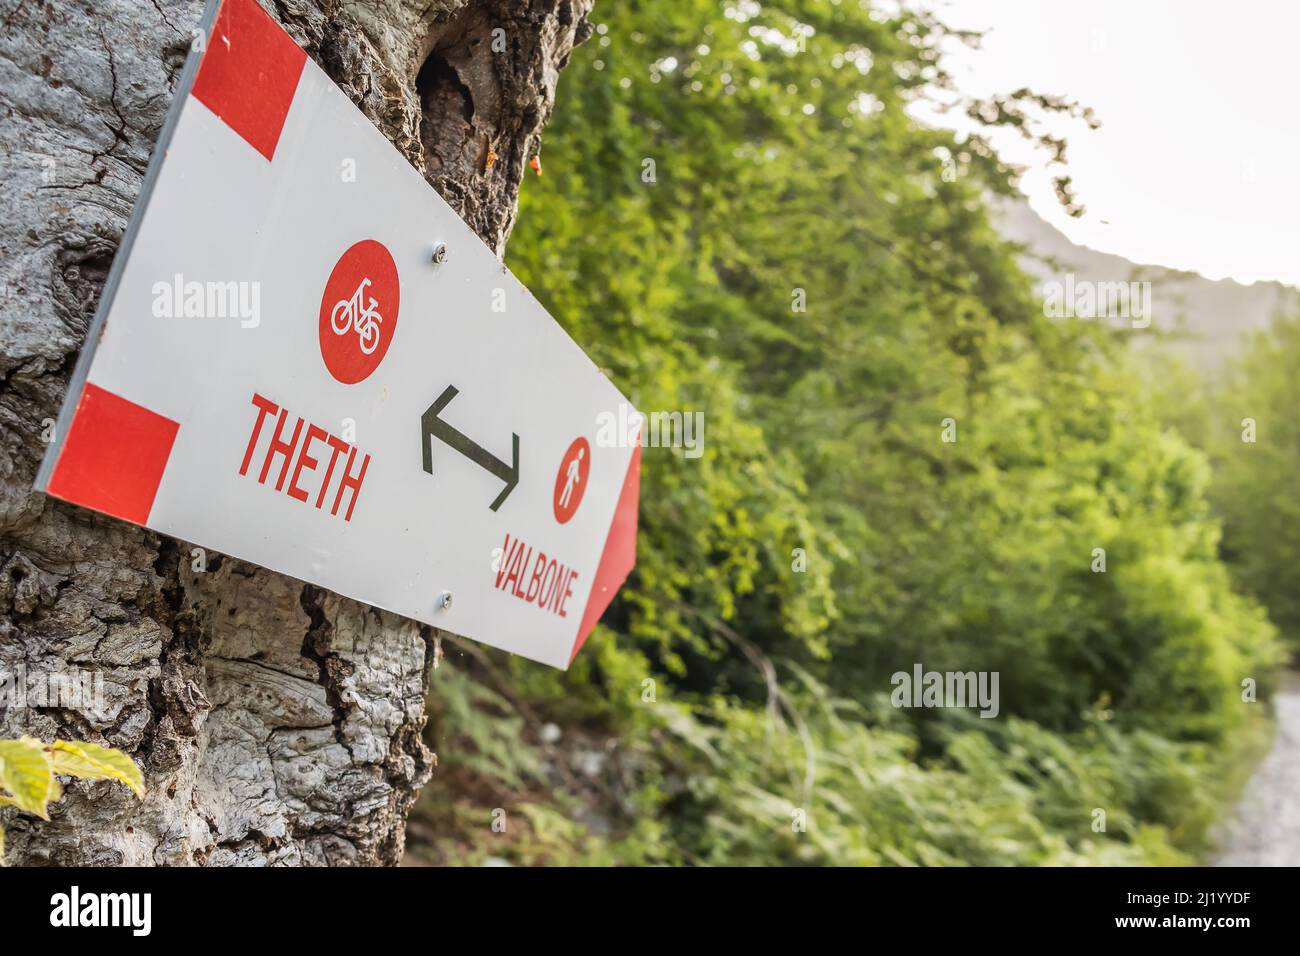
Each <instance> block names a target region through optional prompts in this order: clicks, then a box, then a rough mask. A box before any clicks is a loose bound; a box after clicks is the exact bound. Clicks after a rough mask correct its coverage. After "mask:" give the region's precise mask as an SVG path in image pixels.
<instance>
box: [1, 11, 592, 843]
mask: <svg viewBox="0 0 1300 956" xmlns="http://www.w3.org/2000/svg"><path fill="white" fill-rule="evenodd" d="M262 2H263V5H264V6H265V7H266V8H267V9H268V11H269V12H270V13H271V14H272V15H273V16H274V17H276V19H278V20H279V21H280V22H281V23H282V24H284V26H285V27H286V29H287V30H288V31H289V33H290V34H292V35H293V37H294V39H296V40H297V41H298V42H299V43H300V44H301V45H302V46H303V47H304V48H305V49H306V50H307V52H308V53H309V54H310V55H311V56H312V58H313V59H315V61H316V62H317V63H318V64H320V66H321V67H322V68H323V69H324V70H325V71H326V72H327V73H328V74H329V75H330V77H331V78H332V79H333V80H334V81H335V82H336V83H338V84H339V86H341V87H342V89H343V90H344V91H345V92H346V93H347V95H348V96H349V97H350V98H351V99H352V101H353V102H354V103H355V104H356V105H357V106H358V107H359V108H360V109H361V110H362V111H363V112H364V113H365V114H366V116H368V117H369V118H370V119H371V120H372V121H373V122H374V123H375V125H376V126H377V127H378V128H379V129H380V130H381V131H382V132H383V133H384V134H385V135H387V136H388V137H389V139H390V140H391V141H392V143H393V144H394V145H395V146H396V147H397V148H398V149H399V150H400V151H401V152H402V153H403V154H404V155H405V156H406V157H407V158H408V159H409V160H410V161H411V163H412V164H413V165H414V166H416V167H417V168H418V169H420V170H421V171H422V172H423V173H424V175H425V176H426V178H427V179H428V181H429V182H430V183H431V184H432V185H433V186H434V187H435V188H437V189H438V191H439V192H440V193H441V194H442V195H443V197H444V198H446V199H447V201H448V202H450V203H451V205H452V206H453V208H455V209H456V210H457V211H458V212H459V213H460V214H461V215H462V216H463V217H464V218H465V220H466V221H467V222H468V223H469V224H470V226H471V227H472V228H473V229H474V230H475V231H476V232H477V233H478V234H479V235H480V236H481V237H482V238H483V240H484V241H485V242H486V243H487V244H488V245H489V246H490V247H491V248H492V249H494V250H495V251H496V252H497V254H498V255H500V254H502V253H503V251H504V248H505V243H506V240H507V238H508V236H509V234H510V230H511V227H512V225H513V222H514V216H515V209H516V198H517V192H518V189H519V185H520V182H521V180H522V178H523V176H524V175H525V172H526V171H527V165H528V161H529V160H530V158H531V157H532V156H533V155H535V154H536V152H537V151H538V148H539V145H540V134H541V129H542V126H543V124H544V123H545V121H546V120H547V118H548V116H549V115H550V111H551V105H552V103H553V102H554V94H555V87H556V80H557V76H558V72H559V70H560V68H561V67H562V66H563V65H564V64H565V62H566V61H567V59H568V56H569V53H570V51H571V50H572V48H573V46H574V45H575V43H578V42H581V41H582V40H584V39H586V37H587V35H588V34H589V33H590V26H589V25H588V22H587V14H588V13H589V11H590V8H591V3H592V0H262ZM201 14H202V3H201V2H200V0H95V2H94V3H91V2H88V0H87V2H76V0H0V164H3V166H2V168H3V180H0V181H2V182H3V184H4V189H3V192H2V193H0V315H2V316H3V321H0V668H7V669H8V670H9V671H10V672H11V674H12V673H14V672H16V671H17V670H18V669H19V668H20V667H21V669H22V671H23V672H24V673H25V676H26V678H27V685H28V686H29V687H30V686H32V685H34V684H35V685H39V684H40V682H41V679H42V677H43V676H49V675H63V676H65V677H66V676H68V675H73V676H74V677H76V676H77V675H80V676H81V677H83V678H84V677H85V676H86V675H90V680H91V682H92V683H91V686H92V687H94V686H95V684H94V682H100V686H102V690H103V693H102V698H103V700H102V703H103V704H104V706H103V707H102V708H100V707H97V706H94V705H95V704H97V703H99V702H98V701H95V699H94V695H93V694H92V695H90V696H89V697H88V698H83V700H82V704H83V706H77V705H76V703H74V704H72V705H69V704H68V701H67V699H66V696H65V697H64V698H60V699H57V700H53V701H50V700H45V701H41V700H40V699H37V700H36V702H35V703H33V702H32V700H31V698H29V699H28V700H27V701H25V702H22V703H20V704H18V705H14V704H13V702H12V701H11V702H10V705H9V706H4V705H3V703H0V737H15V736H19V735H22V734H30V735H32V736H36V737H39V738H41V739H43V740H47V741H48V740H51V739H53V738H55V737H62V738H65V739H82V740H90V741H94V742H97V743H101V744H105V745H108V746H113V747H118V748H121V749H122V750H124V751H126V752H127V753H129V754H130V755H131V756H132V757H133V758H134V759H135V760H136V762H137V763H138V764H139V765H140V766H141V768H142V769H143V770H144V774H145V781H146V784H147V786H148V795H147V797H146V798H145V799H144V800H143V801H142V802H141V801H137V800H136V799H135V798H134V797H133V796H132V795H131V794H130V793H129V792H128V791H127V790H126V788H124V787H122V786H120V785H118V784H113V783H108V782H103V781H99V782H83V781H78V782H75V783H70V784H69V785H68V786H67V793H66V796H65V797H64V799H63V800H62V801H61V802H60V803H58V804H57V805H55V806H53V807H52V808H51V811H52V819H51V820H50V821H49V822H48V823H47V822H43V821H40V820H36V819H34V818H32V817H30V816H25V815H19V814H17V813H16V812H15V811H13V810H4V811H0V824H3V826H4V827H5V829H6V831H7V842H8V852H7V854H6V856H7V859H8V861H9V862H10V863H11V864H27V865H42V864H50V865H116V864H129V865H151V864H169V865H211V866H217V865H268V864H281V865H295V864H299V865H348V864H359V865H375V864H393V863H396V862H397V861H398V859H399V858H400V856H401V854H402V847H403V843H404V827H405V818H406V813H407V811H408V809H409V808H410V806H411V804H412V802H413V801H414V799H415V796H416V794H417V792H418V790H419V788H420V787H421V786H422V785H423V784H424V782H425V781H426V780H427V779H428V777H429V775H430V772H431V771H432V768H433V766H434V765H435V764H436V762H437V758H436V756H435V755H433V754H432V753H430V752H429V751H428V749H427V748H426V747H425V746H424V745H423V743H422V742H421V731H422V729H423V727H424V722H425V706H424V695H425V692H426V690H427V689H428V683H429V678H430V674H431V671H432V668H433V667H434V666H436V658H437V653H438V641H437V635H436V633H435V632H433V631H432V630H430V629H429V628H427V627H423V626H420V625H417V624H416V623H414V622H412V621H409V620H405V619H402V618H398V617H395V616H393V615H390V614H386V613H382V612H379V611H377V610H375V609H373V608H370V607H368V606H366V605H362V604H358V603H355V602H353V601H349V600H346V599H343V598H340V597H338V596H337V595H334V594H332V593H329V592H325V591H322V590H320V589H318V588H314V587H311V586H307V585H304V584H302V583H301V582H298V581H294V580H292V579H289V578H286V577H283V576H280V575H277V574H274V573H271V572H269V571H266V570H264V569H261V568H257V567H253V566H250V565H248V564H244V563H242V562H239V561H236V560H233V559H229V558H222V557H220V556H216V555H209V556H208V559H207V568H206V570H204V571H196V570H194V569H193V567H192V559H191V548H190V545H189V544H187V543H184V542H178V541H173V540H170V539H166V538H160V537H159V536H158V535H155V534H153V533H151V532H148V531H145V530H143V529H140V528H137V527H135V526H132V525H128V524H126V523H123V522H120V521H116V520H113V519H110V518H105V517H101V516H99V515H96V514H94V513H91V512H89V511H85V510H82V509H79V508H75V507H71V506H66V505H64V504H63V503H61V502H58V501H55V500H53V499H48V498H46V497H44V496H42V495H39V494H36V493H34V492H33V491H32V490H31V488H32V481H33V478H34V477H35V474H36V469H37V466H38V464H39V462H40V460H41V457H42V455H43V454H44V451H45V448H46V441H47V440H48V437H49V423H50V422H51V421H52V420H53V419H55V418H56V417H57V415H58V410H59V406H60V403H61V402H62V399H63V395H64V392H65V391H66V389H67V385H68V380H69V377H70V375H71V371H72V368H73V365H74V363H75V361H76V357H77V354H78V352H79V350H80V348H81V346H82V343H83V341H84V339H85V336H86V330H87V327H88V325H89V323H90V320H91V318H92V316H93V314H94V310H95V306H96V303H97V301H98V298H99V294H100V291H101V289H102V286H103V282H104V279H105V276H106V274H107V271H108V268H109V266H110V264H111V262H112V260H113V256H114V254H115V252H116V250H117V247H118V244H119V242H120V240H121V238H122V235H123V232H124V231H125V228H126V224H127V219H128V217H129V216H130V213H131V208H132V205H133V204H134V202H135V199H136V196H137V194H138V193H139V190H140V187H141V184H142V180H143V177H144V173H145V168H146V165H147V163H148V161H149V156H150V153H151V151H152V149H153V146H154V143H155V141H156V140H157V137H158V134H159V131H160V129H161V127H162V123H163V118H164V115H165V113H166V111H167V108H168V106H169V104H170V103H171V100H172V96H173V92H174V90H175V87H176V83H177V81H178V79H179V76H180V72H181V67H182V66H183V64H184V61H185V57H186V54H187V52H188V50H189V47H190V44H191V41H192V32H191V31H193V30H195V29H196V28H197V25H198V23H199V22H200V18H201ZM497 28H501V30H502V31H504V32H503V33H500V34H495V36H496V38H497V39H498V43H497V46H498V47H500V45H501V42H500V41H502V40H504V45H505V49H504V51H497V52H494V51H493V49H492V47H493V42H492V41H493V38H494V31H495V30H496V29H497ZM489 151H491V152H492V153H494V154H495V156H494V157H493V158H492V160H491V161H489V155H488V154H489ZM373 559H374V560H380V561H382V560H383V559H384V556H383V555H374V556H373ZM394 573H400V569H394Z"/></svg>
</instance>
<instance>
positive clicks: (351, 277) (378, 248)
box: [319, 239, 401, 385]
mask: <svg viewBox="0 0 1300 956" xmlns="http://www.w3.org/2000/svg"><path fill="white" fill-rule="evenodd" d="M400 300H401V286H400V283H399V282H398V280H397V263H395V262H393V257H392V256H391V255H390V254H389V252H388V250H387V249H386V248H385V247H384V244H383V243H382V242H377V241H375V240H374V239H362V240H361V241H360V242H358V243H356V244H355V245H353V246H352V247H351V248H349V249H348V251H347V252H345V253H343V255H342V256H340V257H339V261H338V262H336V263H335V264H334V271H332V272H331V273H330V277H329V279H328V280H327V281H326V283H325V292H324V294H323V295H322V296H321V300H320V327H319V333H320V355H321V358H323V359H324V360H325V367H326V368H327V369H329V372H330V374H331V375H333V376H334V377H335V378H336V379H338V380H339V381H340V382H342V383H343V384H344V385H355V384H356V383H357V382H360V381H361V380H362V379H365V378H367V377H369V375H370V373H371V372H373V371H374V370H375V369H377V368H378V367H379V363H380V362H382V361H383V360H384V354H385V353H386V352H387V351H388V346H389V345H391V344H392V342H393V333H394V332H395V331H396V330H397V307H398V304H399V303H400Z"/></svg>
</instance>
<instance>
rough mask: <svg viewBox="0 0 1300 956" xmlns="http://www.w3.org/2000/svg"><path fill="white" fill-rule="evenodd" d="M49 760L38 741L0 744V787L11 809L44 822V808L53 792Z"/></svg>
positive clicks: (27, 739) (15, 741) (8, 741)
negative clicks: (11, 805) (29, 814)
mask: <svg viewBox="0 0 1300 956" xmlns="http://www.w3.org/2000/svg"><path fill="white" fill-rule="evenodd" d="M53 784H54V776H53V775H52V773H51V772H50V757H49V754H47V753H46V751H45V747H44V746H43V745H42V744H41V742H40V741H39V740H35V739H33V738H31V737H23V738H22V739H20V740H0V785H3V786H4V788H5V789H6V790H7V791H9V795H10V797H11V798H12V800H13V804H14V806H16V807H18V808H19V809H21V810H26V811H27V812H28V813H34V814H36V815H37V816H38V817H40V818H41V819H42V820H48V819H49V815H48V814H47V813H46V810H45V805H46V804H47V803H48V802H49V800H50V797H51V795H52V794H53V791H54V787H53Z"/></svg>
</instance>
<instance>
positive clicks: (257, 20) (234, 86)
mask: <svg viewBox="0 0 1300 956" xmlns="http://www.w3.org/2000/svg"><path fill="white" fill-rule="evenodd" d="M306 62H307V54H306V52H305V51H304V50H303V49H302V47H300V46H298V44H297V43H295V42H294V41H293V38H292V37H291V36H289V34H287V33H285V32H284V29H283V28H282V27H281V26H280V25H279V24H278V23H276V22H275V21H274V20H272V19H271V17H270V16H269V15H268V14H267V13H266V11H264V10H263V9H262V8H261V7H259V6H258V5H257V0H225V2H224V3H222V4H221V10H220V12H218V13H217V20H216V22H215V23H214V24H213V25H212V35H211V36H210V37H209V38H208V48H207V50H206V51H205V52H204V54H203V64H202V65H201V66H200V67H199V75H198V76H197V77H196V78H195V80H194V89H193V94H194V96H195V97H196V98H197V99H198V100H199V101H200V102H201V103H203V105H204V106H206V107H207V108H208V109H210V110H212V112H214V113H216V114H217V116H219V117H220V118H221V119H222V120H223V121H224V122H225V124H226V125H227V126H229V127H230V128H231V129H233V130H234V131H235V132H236V133H238V134H239V135H240V136H242V137H243V138H244V139H245V140H247V141H248V144H249V145H250V146H252V147H253V148H254V149H255V150H257V151H258V152H259V153H261V154H262V155H263V156H265V157H266V158H267V159H268V160H269V159H273V158H274V157H275V146H276V143H278V142H279V141H280V132H281V130H283V129H284V120H285V117H287V116H288V115H289V105H290V104H291V103H292V102H293V94H294V91H295V90H297V88H298V79H299V78H300V77H301V76H302V68H303V64H304V63H306Z"/></svg>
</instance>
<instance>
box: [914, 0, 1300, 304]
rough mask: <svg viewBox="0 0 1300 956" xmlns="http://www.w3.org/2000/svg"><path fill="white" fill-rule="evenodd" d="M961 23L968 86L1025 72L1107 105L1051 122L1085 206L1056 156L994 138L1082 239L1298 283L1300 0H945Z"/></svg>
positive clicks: (941, 8) (1228, 273)
mask: <svg viewBox="0 0 1300 956" xmlns="http://www.w3.org/2000/svg"><path fill="white" fill-rule="evenodd" d="M933 8H934V9H935V10H936V12H938V13H939V15H940V18H941V19H942V20H943V21H944V22H946V23H948V24H949V25H950V26H953V27H961V28H966V29H980V30H987V31H988V32H987V34H986V36H985V39H984V42H983V44H982V49H980V50H969V49H967V48H965V47H964V46H962V45H960V44H954V46H953V48H952V49H951V50H950V51H949V54H948V58H947V59H948V63H947V65H948V68H949V70H950V71H951V72H952V73H953V74H954V79H955V81H956V83H957V86H958V88H959V89H960V90H962V91H963V92H966V93H969V94H972V95H977V96H985V95H988V94H991V93H994V92H998V93H1008V92H1011V91H1012V90H1015V89H1017V88H1019V87H1022V86H1027V87H1029V88H1031V89H1033V90H1035V91H1037V92H1042V93H1057V94H1064V95H1067V96H1069V97H1071V98H1073V99H1075V100H1077V101H1079V102H1080V103H1081V104H1083V105H1086V106H1090V107H1092V109H1093V110H1094V111H1095V112H1096V114H1097V118H1098V119H1099V120H1100V121H1101V123H1102V126H1101V128H1100V129H1099V130H1096V131H1090V130H1089V129H1088V128H1087V126H1086V125H1085V124H1084V123H1083V122H1081V121H1064V122H1062V123H1060V124H1057V125H1055V126H1054V127H1053V131H1054V132H1061V133H1064V134H1065V136H1066V138H1067V140H1068V142H1069V163H1068V172H1069V173H1070V175H1072V176H1073V180H1074V188H1075V190H1076V192H1077V194H1078V198H1079V200H1080V201H1081V202H1082V203H1083V205H1084V206H1085V207H1087V212H1086V214H1085V215H1084V216H1083V218H1082V219H1079V220H1075V219H1071V218H1070V217H1069V216H1067V215H1065V213H1064V212H1063V211H1062V210H1061V208H1060V205H1059V203H1058V202H1057V201H1056V199H1055V196H1054V193H1053V190H1052V186H1051V178H1052V174H1051V173H1050V172H1049V170H1048V169H1047V158H1046V155H1045V154H1044V153H1042V152H1041V151H1040V152H1039V153H1038V154H1037V155H1035V154H1034V153H1033V152H1029V151H1027V150H1026V148H1025V147H1024V146H1023V145H1021V141H1020V140H1019V137H1016V136H1012V137H999V138H995V139H994V144H995V146H996V147H997V148H998V151H999V153H1000V154H1001V155H1002V156H1003V158H1004V159H1007V160H1009V161H1012V162H1017V163H1027V164H1029V165H1030V167H1031V169H1030V171H1029V172H1028V173H1027V174H1026V176H1025V178H1024V180H1023V181H1022V184H1021V188H1022V189H1023V190H1024V191H1025V193H1026V195H1027V196H1028V198H1029V200H1030V205H1031V206H1032V207H1033V208H1034V210H1035V211H1036V212H1038V214H1039V215H1041V216H1042V217H1043V218H1044V219H1046V220H1047V221H1048V222H1050V223H1051V224H1052V225H1054V226H1056V227H1057V228H1058V229H1060V230H1061V231H1062V232H1063V233H1065V234H1066V236H1068V237H1069V238H1070V239H1071V240H1072V241H1074V242H1076V243H1079V244H1081V245H1086V246H1090V247H1092V248H1094V249H1098V250H1101V251H1103V252H1111V253H1115V254H1118V255H1121V256H1124V257H1126V258H1128V259H1130V260H1132V261H1134V262H1138V263H1143V264H1154V265H1162V266H1168V267H1170V268H1176V269H1192V270H1195V271H1197V272H1200V273H1201V274H1202V275H1205V276H1207V277H1209V278H1212V279H1221V278H1225V277H1230V278H1234V279H1237V280H1238V281H1240V282H1252V281H1256V280H1259V279H1278V280H1281V281H1284V282H1290V283H1292V284H1296V285H1300V188H1297V181H1296V177H1297V174H1300V102H1298V99H1300V45H1297V38H1300V3H1296V2H1294V0H1236V2H1233V3H1222V2H1215V3H1211V2H1207V0H1000V2H999V0H934V4H933Z"/></svg>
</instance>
